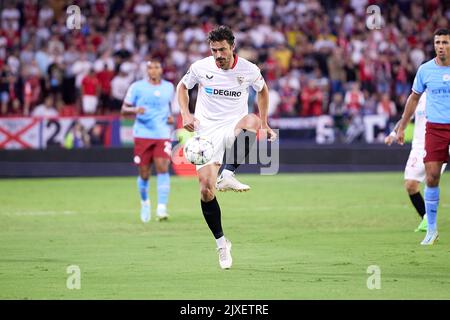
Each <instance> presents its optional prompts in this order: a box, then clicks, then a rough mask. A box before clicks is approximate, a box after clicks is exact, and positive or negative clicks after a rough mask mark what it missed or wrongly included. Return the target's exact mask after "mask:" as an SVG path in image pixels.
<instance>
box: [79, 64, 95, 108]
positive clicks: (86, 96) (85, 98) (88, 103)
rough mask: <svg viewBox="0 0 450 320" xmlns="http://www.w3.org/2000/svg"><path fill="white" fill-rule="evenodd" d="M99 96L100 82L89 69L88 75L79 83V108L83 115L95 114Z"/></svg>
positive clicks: (92, 70)
mask: <svg viewBox="0 0 450 320" xmlns="http://www.w3.org/2000/svg"><path fill="white" fill-rule="evenodd" d="M99 95H100V82H99V81H98V79H97V76H96V75H95V72H94V69H93V68H91V69H90V70H89V73H88V74H87V75H86V76H85V77H84V78H83V80H82V81H81V103H82V104H81V107H82V110H83V113H84V114H95V113H96V112H97V107H98V97H99Z"/></svg>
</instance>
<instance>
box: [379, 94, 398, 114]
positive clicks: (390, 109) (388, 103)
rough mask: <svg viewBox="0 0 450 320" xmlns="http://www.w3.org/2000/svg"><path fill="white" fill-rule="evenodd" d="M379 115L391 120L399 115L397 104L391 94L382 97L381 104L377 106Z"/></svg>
mask: <svg viewBox="0 0 450 320" xmlns="http://www.w3.org/2000/svg"><path fill="white" fill-rule="evenodd" d="M377 114H379V115H382V116H385V117H386V118H391V117H394V116H396V115H397V108H396V107H395V103H394V102H393V101H392V100H391V98H390V96H389V94H387V93H385V94H383V95H382V96H381V100H380V102H378V105H377Z"/></svg>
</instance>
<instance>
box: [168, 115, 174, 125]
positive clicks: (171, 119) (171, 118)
mask: <svg viewBox="0 0 450 320" xmlns="http://www.w3.org/2000/svg"><path fill="white" fill-rule="evenodd" d="M174 123H175V119H174V117H173V116H168V117H167V124H174Z"/></svg>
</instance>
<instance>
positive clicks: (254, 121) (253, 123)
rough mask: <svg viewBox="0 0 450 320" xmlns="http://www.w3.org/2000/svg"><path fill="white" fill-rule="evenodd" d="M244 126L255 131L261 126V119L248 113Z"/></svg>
mask: <svg viewBox="0 0 450 320" xmlns="http://www.w3.org/2000/svg"><path fill="white" fill-rule="evenodd" d="M245 126H246V129H250V130H253V131H257V130H258V129H259V128H260V127H261V119H260V118H259V117H258V116H257V115H256V114H253V113H251V114H248V115H247V119H246V123H245Z"/></svg>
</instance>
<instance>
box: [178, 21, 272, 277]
mask: <svg viewBox="0 0 450 320" xmlns="http://www.w3.org/2000/svg"><path fill="white" fill-rule="evenodd" d="M208 43H209V46H210V49H211V53H212V56H209V57H207V58H204V59H201V60H198V61H196V62H194V63H193V64H192V65H191V66H190V68H189V70H188V71H187V73H186V74H185V76H184V77H183V78H182V79H181V81H180V82H179V83H178V86H177V99H178V102H179V105H180V111H181V116H182V118H183V126H184V128H186V129H187V130H188V131H191V132H192V131H196V133H197V134H198V135H206V136H209V137H210V138H211V140H212V142H213V145H214V155H213V157H212V159H211V160H210V161H209V162H208V163H206V164H204V165H201V166H197V173H198V178H199V183H200V197H201V201H200V202H201V208H202V212H203V216H204V217H205V220H206V223H207V224H208V227H209V229H210V230H211V232H212V233H213V235H214V238H215V239H216V244H217V252H218V254H219V264H220V267H221V268H222V269H229V268H230V267H231V265H232V258H231V242H230V241H229V240H228V239H226V238H225V236H224V234H223V230H222V222H221V211H220V207H219V203H218V202H217V199H216V197H215V190H216V188H217V189H219V188H220V182H221V181H220V180H217V176H218V172H219V168H220V166H221V164H222V161H223V157H224V153H225V149H226V148H231V147H233V146H234V144H235V143H236V141H237V140H238V139H237V137H238V135H240V134H251V135H253V137H254V138H256V133H257V132H258V130H260V129H262V131H261V132H263V133H266V134H267V137H268V139H269V140H271V141H273V140H275V139H276V133H275V132H274V131H273V130H272V129H271V128H270V127H269V125H268V123H267V110H268V103H269V89H268V88H267V85H266V83H265V81H264V78H263V77H262V75H261V72H260V70H259V68H258V67H257V66H256V65H255V64H253V63H251V62H249V61H247V60H246V59H244V58H241V57H238V56H237V55H236V54H235V53H234V49H235V43H234V35H233V32H232V31H231V29H230V28H229V27H226V26H219V27H217V28H215V29H214V30H212V31H211V32H210V33H209V34H208ZM196 84H198V96H197V101H196V105H195V115H194V116H193V115H191V113H190V112H189V107H188V106H189V95H188V90H189V89H192V88H193V87H194V86H195V85H196ZM250 86H252V87H253V89H255V90H256V91H257V92H258V108H259V114H260V117H258V116H257V115H255V114H249V113H248V104H247V100H248V88H249V87H250ZM246 149H247V148H246ZM246 152H248V150H246ZM235 160H236V159H235ZM241 160H242V159H241ZM233 165H234V168H237V167H238V166H239V160H238V162H237V163H234V164H233ZM225 171H228V172H225ZM223 175H224V176H226V179H227V180H228V181H229V184H231V185H232V186H231V187H230V188H234V187H238V188H239V187H240V185H239V184H240V183H239V182H238V181H237V180H236V179H235V178H234V173H233V172H232V171H230V170H224V172H223ZM216 182H217V184H216ZM222 185H224V184H223V183H222ZM225 187H226V186H224V187H223V188H225Z"/></svg>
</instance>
